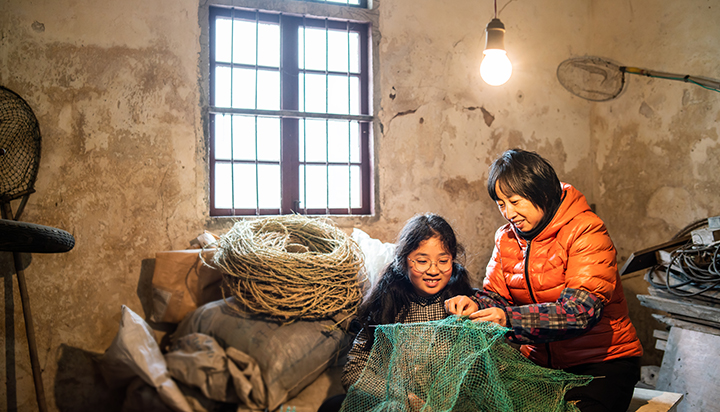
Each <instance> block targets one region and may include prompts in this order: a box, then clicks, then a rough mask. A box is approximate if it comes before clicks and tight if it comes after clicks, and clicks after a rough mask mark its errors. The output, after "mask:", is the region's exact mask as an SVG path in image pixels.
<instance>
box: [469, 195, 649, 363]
mask: <svg viewBox="0 0 720 412" xmlns="http://www.w3.org/2000/svg"><path fill="white" fill-rule="evenodd" d="M525 253H529V254H530V255H529V259H528V260H527V262H529V263H528V267H527V273H526V268H525V262H526V260H525ZM526 276H527V279H526ZM483 287H484V289H485V290H490V291H493V292H496V293H499V294H500V295H502V296H503V297H504V298H505V299H507V300H508V301H509V302H510V304H511V305H516V306H521V305H528V304H534V303H548V302H555V301H556V300H557V299H558V298H559V297H560V293H561V292H562V290H563V289H565V288H573V289H583V290H586V291H588V292H590V293H592V294H593V295H595V296H596V297H598V298H599V299H601V300H602V301H603V303H604V309H603V314H602V317H601V319H600V321H599V322H598V323H597V324H595V326H593V327H592V328H591V329H590V330H588V331H587V332H585V333H584V334H582V335H580V336H577V337H574V338H570V339H567V340H560V341H556V342H551V343H543V344H538V345H523V346H522V347H521V351H522V353H523V354H524V355H525V356H527V357H528V358H529V359H530V360H532V361H533V362H535V363H537V364H539V365H542V366H546V367H551V368H555V369H564V368H568V367H570V366H574V365H579V364H583V363H597V362H602V361H605V360H610V359H616V358H624V357H630V356H642V354H643V349H642V345H641V344H640V340H639V339H638V337H637V334H636V332H635V327H633V325H632V323H631V322H630V317H629V316H628V307H627V302H626V301H625V294H624V293H623V287H622V283H621V281H620V275H619V274H618V270H617V261H616V251H615V247H614V246H613V243H612V240H611V239H610V235H609V234H608V232H607V229H606V228H605V224H604V223H603V222H602V220H600V218H599V217H597V215H595V213H593V212H592V211H591V210H590V207H589V206H588V204H587V201H586V200H585V196H583V195H582V193H580V192H579V191H578V190H577V189H575V188H574V187H572V186H570V185H568V184H563V200H562V203H561V204H560V206H559V208H558V210H557V212H556V213H555V216H554V217H553V219H552V220H551V221H550V223H549V224H548V225H547V226H546V227H545V229H544V230H543V231H542V232H540V234H538V235H537V236H536V237H535V238H534V239H533V240H532V241H531V242H530V244H529V245H528V243H527V242H526V241H525V240H524V239H523V238H522V237H520V236H519V235H517V234H516V233H515V231H514V230H513V228H512V225H511V224H507V225H505V226H503V227H501V228H500V229H498V231H497V232H496V234H495V250H494V251H493V257H492V259H491V260H490V262H489V263H488V266H487V272H486V276H485V280H484V282H483Z"/></svg>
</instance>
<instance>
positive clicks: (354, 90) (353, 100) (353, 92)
mask: <svg viewBox="0 0 720 412" xmlns="http://www.w3.org/2000/svg"><path fill="white" fill-rule="evenodd" d="M349 100H350V114H360V79H359V78H358V77H351V78H350V98H349Z"/></svg>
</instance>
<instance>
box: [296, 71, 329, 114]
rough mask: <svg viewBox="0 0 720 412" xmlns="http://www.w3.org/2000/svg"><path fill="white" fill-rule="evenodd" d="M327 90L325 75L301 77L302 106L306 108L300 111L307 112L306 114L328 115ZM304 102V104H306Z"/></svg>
mask: <svg viewBox="0 0 720 412" xmlns="http://www.w3.org/2000/svg"><path fill="white" fill-rule="evenodd" d="M303 80H304V81H303ZM303 86H305V93H303ZM325 89H326V86H325V75H322V74H307V75H306V76H303V75H300V95H301V96H302V97H303V100H301V103H300V105H301V106H303V107H304V108H303V107H301V108H300V110H305V111H306V112H316V113H326V108H325V93H326V90H325ZM302 102H304V104H303V103H302Z"/></svg>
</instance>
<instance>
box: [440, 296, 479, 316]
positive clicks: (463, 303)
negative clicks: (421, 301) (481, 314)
mask: <svg viewBox="0 0 720 412" xmlns="http://www.w3.org/2000/svg"><path fill="white" fill-rule="evenodd" d="M477 310H478V305H477V303H475V302H473V300H472V299H470V298H469V297H467V296H455V297H452V298H450V299H448V300H446V301H445V312H447V313H449V314H451V315H458V316H467V315H470V314H471V313H473V312H476V311H477Z"/></svg>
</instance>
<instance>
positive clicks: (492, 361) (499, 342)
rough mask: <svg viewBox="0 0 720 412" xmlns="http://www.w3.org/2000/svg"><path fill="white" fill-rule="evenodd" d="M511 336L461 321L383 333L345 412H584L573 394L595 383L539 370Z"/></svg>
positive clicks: (408, 326)
mask: <svg viewBox="0 0 720 412" xmlns="http://www.w3.org/2000/svg"><path fill="white" fill-rule="evenodd" d="M507 331H508V329H507V328H503V327H501V326H499V325H497V324H494V323H491V322H480V323H478V322H472V321H470V320H467V319H466V318H459V317H457V316H451V317H448V318H446V319H444V320H439V321H431V322H421V323H407V324H392V325H380V326H377V328H376V330H375V341H374V344H373V347H372V351H371V353H370V357H369V359H368V363H367V366H366V367H365V369H364V370H363V372H362V374H361V375H360V378H359V380H358V381H357V382H356V383H355V384H353V385H352V386H351V387H350V388H349V389H348V394H347V397H346V398H345V401H344V403H343V406H342V409H341V412H370V411H377V412H379V411H398V412H400V411H408V412H410V411H411V412H415V411H423V412H445V411H447V412H449V411H468V412H470V411H472V412H478V411H488V412H490V411H492V412H506V411H507V412H510V411H523V412H532V411H538V412H549V411H558V412H560V411H579V409H578V408H577V407H576V406H575V405H574V404H573V403H572V402H566V401H565V400H564V396H565V393H566V392H567V391H568V390H569V389H571V388H573V387H576V386H582V385H586V384H587V383H588V382H590V380H592V377H589V376H584V375H573V374H570V373H567V372H564V371H562V370H555V369H548V368H544V367H541V366H538V365H536V364H534V363H533V362H532V361H530V360H528V359H527V358H525V357H524V356H523V355H522V354H520V352H519V351H518V350H516V349H515V348H513V347H511V346H510V345H508V344H507V343H505V341H504V336H505V333H506V332H507Z"/></svg>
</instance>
